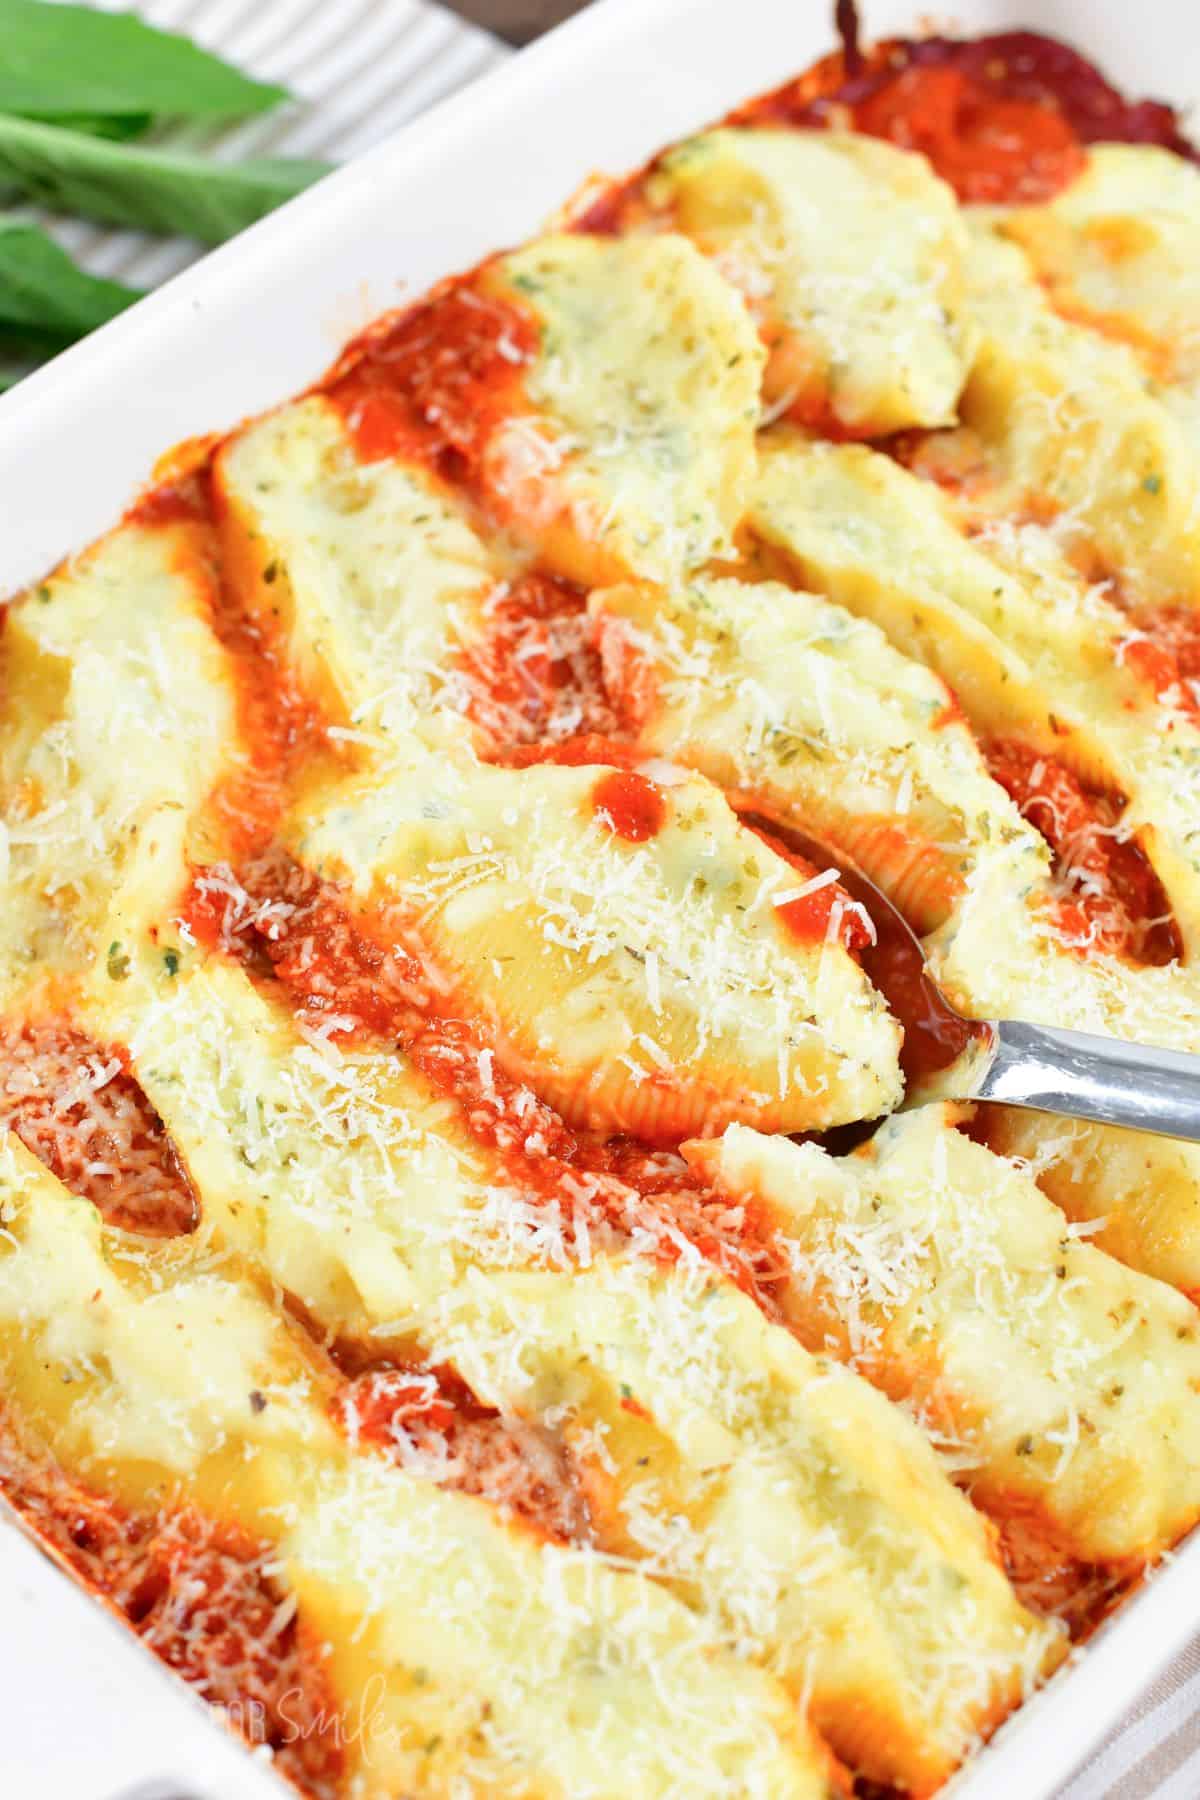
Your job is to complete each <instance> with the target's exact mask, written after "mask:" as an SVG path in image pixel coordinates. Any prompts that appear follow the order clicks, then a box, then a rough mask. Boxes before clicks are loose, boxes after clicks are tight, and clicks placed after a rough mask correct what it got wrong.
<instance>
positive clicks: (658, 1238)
mask: <svg viewBox="0 0 1200 1800" xmlns="http://www.w3.org/2000/svg"><path fill="white" fill-rule="evenodd" d="M181 916H182V917H183V918H184V919H185V921H186V922H187V923H188V925H189V929H191V930H192V931H193V933H194V934H195V935H196V937H197V938H199V939H200V940H201V941H202V942H204V943H205V944H206V945H210V946H213V947H218V946H219V947H220V948H222V949H224V950H225V951H227V952H228V953H230V954H233V955H235V956H237V957H238V958H239V959H240V960H241V961H242V962H243V963H244V964H245V966H246V967H247V969H248V970H249V971H250V973H251V974H252V975H254V976H256V977H258V978H261V977H262V976H263V975H264V974H269V975H271V976H273V977H274V978H275V979H276V980H278V981H279V982H281V983H282V984H283V987H284V990H285V992H286V994H287V996H288V998H289V1000H290V1002H291V1004H292V1006H293V1007H294V1008H295V1010H296V1012H297V1013H298V1014H299V1015H300V1017H302V1018H304V1019H306V1020H307V1021H308V1022H309V1023H310V1024H311V1025H312V1026H314V1027H317V1028H319V1029H321V1030H327V1031H328V1034H329V1035H330V1036H331V1037H333V1038H335V1039H338V1040H340V1041H346V1040H350V1041H354V1040H356V1039H359V1040H363V1039H365V1040H367V1041H370V1040H375V1041H378V1040H380V1039H382V1040H384V1041H387V1042H390V1043H391V1044H393V1045H394V1046H396V1048H397V1049H399V1050H401V1051H403V1053H404V1055H405V1056H406V1057H407V1058H408V1059H409V1061H410V1062H411V1063H412V1064H413V1065H414V1067H415V1068H416V1069H418V1070H419V1071H420V1073H421V1074H422V1076H423V1077H424V1078H425V1080H426V1081H427V1082H428V1083H429V1084H430V1086H431V1087H432V1088H434V1090H435V1091H437V1092H438V1093H441V1094H444V1095H445V1096H447V1098H449V1099H451V1100H452V1101H453V1102H454V1103H455V1105H456V1107H457V1108H458V1110H459V1114H460V1117H461V1119H462V1122H463V1124H464V1126H465V1127H466V1129H467V1130H469V1131H470V1132H471V1133H472V1135H474V1136H475V1137H476V1138H478V1139H479V1140H480V1142H482V1143H485V1144H487V1145H489V1146H490V1147H491V1148H492V1149H494V1150H496V1151H498V1152H499V1154H500V1156H501V1157H502V1159H503V1161H504V1163H505V1165H506V1168H507V1170H508V1174H509V1177H510V1179H511V1181H512V1182H513V1185H514V1186H515V1187H517V1188H518V1189H519V1190H520V1192H521V1193H522V1195H523V1196H524V1197H525V1198H526V1199H527V1200H528V1201H529V1202H530V1203H531V1204H533V1205H535V1206H537V1207H538V1208H539V1209H541V1210H542V1211H543V1212H544V1216H545V1218H546V1220H547V1223H548V1224H549V1225H551V1226H552V1227H553V1228H554V1229H557V1230H559V1231H561V1233H562V1239H563V1245H564V1253H565V1254H566V1255H568V1256H569V1255H571V1254H572V1253H573V1251H579V1252H580V1253H582V1252H583V1247H584V1246H585V1245H586V1246H590V1248H591V1249H595V1248H597V1247H598V1246H599V1245H601V1244H603V1243H606V1242H607V1243H610V1244H612V1245H614V1246H616V1245H623V1246H624V1245H627V1244H628V1241H629V1239H630V1236H631V1235H636V1236H637V1237H638V1239H639V1242H640V1244H641V1246H642V1247H643V1249H645V1248H648V1247H649V1246H650V1245H653V1247H654V1253H655V1254H656V1255H657V1256H659V1257H660V1259H661V1260H663V1261H665V1262H675V1261H677V1260H678V1259H679V1257H680V1255H681V1254H682V1253H683V1252H684V1251H685V1250H686V1247H687V1244H688V1243H691V1244H693V1245H694V1246H695V1247H696V1248H697V1249H698V1250H699V1251H700V1253H701V1255H703V1256H704V1257H705V1258H706V1260H708V1261H711V1262H712V1263H714V1264H715V1265H716V1266H717V1267H719V1268H721V1269H722V1270H723V1271H724V1272H725V1273H726V1274H728V1275H729V1276H730V1278H731V1279H732V1280H734V1281H736V1282H737V1283H738V1285H739V1286H741V1287H742V1288H743V1289H744V1290H745V1291H746V1292H748V1293H752V1294H753V1295H754V1296H755V1297H756V1298H757V1299H758V1300H759V1302H760V1304H761V1305H763V1307H764V1309H765V1310H767V1311H772V1310H773V1302H772V1301H771V1298H770V1289H771V1287H772V1285H773V1283H775V1282H776V1281H777V1280H778V1279H779V1278H780V1275H781V1273H782V1271H783V1269H784V1268H785V1266H786V1263H785V1259H784V1258H783V1257H782V1255H781V1253H780V1252H779V1250H778V1247H777V1246H776V1245H775V1243H774V1239H773V1234H772V1231H771V1228H770V1226H769V1224H768V1223H767V1222H766V1220H765V1216H763V1217H760V1216H759V1215H757V1214H754V1213H752V1211H751V1210H749V1209H746V1208H741V1209H737V1210H735V1211H731V1210H730V1209H729V1208H728V1207H727V1206H726V1205H725V1204H724V1202H723V1201H722V1200H721V1199H720V1198H719V1197H718V1196H716V1195H715V1194H714V1193H713V1192H712V1191H711V1190H710V1189H709V1188H708V1187H707V1186H706V1184H705V1183H704V1182H703V1181H701V1179H700V1178H699V1177H698V1176H696V1175H694V1174H693V1173H692V1172H691V1171H689V1170H688V1169H687V1168H686V1167H685V1165H684V1164H683V1163H682V1162H681V1160H680V1159H679V1158H678V1157H677V1156H676V1155H674V1154H673V1152H670V1151H664V1150H662V1149H659V1148H656V1147H653V1146H649V1145H646V1144H641V1143H638V1142H635V1141H632V1140H628V1139H621V1138H618V1139H615V1140H611V1141H605V1140H602V1139H599V1138H592V1137H589V1136H586V1135H585V1134H582V1133H576V1132H574V1131H572V1130H571V1129H570V1128H569V1127H568V1126H567V1124H566V1123H565V1121H564V1120H563V1119H562V1118H561V1117H560V1116H559V1114H558V1113H557V1112H556V1111H555V1110H554V1109H553V1108H552V1107H550V1106H548V1105H547V1104H546V1103H545V1102H544V1101H542V1100H540V1099H539V1098H538V1097H537V1096H536V1095H535V1094H534V1093H532V1092H531V1091H530V1090H529V1089H528V1088H526V1087H524V1086H523V1085H522V1084H521V1083H520V1082H518V1081H515V1080H514V1079H513V1078H512V1077H511V1076H509V1075H507V1074H506V1073H505V1072H504V1070H503V1068H502V1067H501V1066H500V1064H499V1062H498V1061H497V1060H496V1059H495V1058H494V1057H493V1055H492V1052H491V1050H490V1048H489V1046H488V1042H487V1039H486V1037H485V1035H484V1033H483V1031H482V1030H481V1029H480V1028H478V1027H477V1026H476V1025H475V1023H474V1022H473V1021H472V1020H471V1019H469V1018H464V1017H462V1016H460V1015H459V1014H458V1013H457V1012H456V1010H455V1007H456V1002H455V1000H454V997H453V995H447V994H446V993H445V992H444V991H442V989H441V988H440V987H437V986H435V985H434V983H433V982H432V981H431V980H430V978H429V975H428V973H427V970H426V968H425V965H424V963H423V961H422V955H421V947H420V944H419V942H418V941H417V940H416V938H415V936H414V934H413V933H412V931H411V930H410V926H409V922H408V921H407V920H405V919H403V918H401V917H399V916H396V917H391V916H386V917H382V918H380V919H372V921H371V922H370V924H369V925H368V922H367V921H366V920H364V919H363V918H362V917H360V916H358V915H356V914H355V913H354V912H352V911H351V910H350V908H349V905H348V902H347V898H346V896H344V895H342V894H341V893H339V892H338V891H337V890H336V889H335V888H333V887H331V886H328V885H327V884H323V883H321V882H319V881H317V880H316V879H315V878H314V877H313V876H311V875H309V874H308V873H307V871H305V870H303V869H301V868H299V867H298V866H297V865H295V864H294V863H290V862H289V861H288V859H286V858H285V857H283V856H282V855H281V854H280V853H279V852H273V853H272V854H271V855H269V856H267V857H264V858H262V859H261V860H260V862H259V863H258V864H257V865H247V866H246V867H244V868H242V869H240V870H239V871H238V873H237V874H236V875H235V874H234V873H233V872H232V871H231V870H223V871H220V873H219V874H218V875H217V876H216V878H215V880H214V877H213V874H212V872H208V873H206V872H205V871H198V872H197V874H196V876H195V878H194V879H193V882H192V885H191V888H190V890H189V892H188V894H187V895H185V896H184V899H183V903H182V907H181Z"/></svg>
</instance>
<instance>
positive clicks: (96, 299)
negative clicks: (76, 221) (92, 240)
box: [0, 216, 138, 343]
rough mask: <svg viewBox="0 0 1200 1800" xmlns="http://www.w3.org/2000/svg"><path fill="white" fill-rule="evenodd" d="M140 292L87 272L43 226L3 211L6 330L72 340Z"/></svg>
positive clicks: (0, 254) (1, 302) (0, 237)
mask: <svg viewBox="0 0 1200 1800" xmlns="http://www.w3.org/2000/svg"><path fill="white" fill-rule="evenodd" d="M137 298H138V293H137V290H136V288H130V287H125V286H123V285H122V283H121V282H119V281H102V280H100V279H99V278H98V277H97V276H95V275H85V274H84V272H83V270H82V269H78V268H76V266H75V264H74V263H73V262H72V261H71V258H70V257H69V256H68V255H67V253H66V251H65V250H63V249H60V247H59V246H58V245H57V244H56V243H55V242H54V239H53V238H52V237H50V236H49V235H48V233H46V232H44V231H42V230H40V229H39V228H38V226H36V225H29V224H26V223H25V221H24V220H22V219H6V218H3V217H2V216H0V327H4V328H5V332H6V335H9V334H12V335H14V336H20V335H21V334H29V335H30V336H34V337H37V338H51V339H57V340H59V341H61V342H63V343H71V342H73V341H74V340H75V339H76V338H79V337H83V336H84V335H85V333H86V332H89V331H94V330H95V328H96V326H97V325H103V324H104V323H105V321H106V320H107V319H112V318H115V317H116V315H117V313H119V312H123V311H124V310H125V308H126V307H127V306H129V305H130V304H131V303H132V302H133V301H134V300H136V299H137Z"/></svg>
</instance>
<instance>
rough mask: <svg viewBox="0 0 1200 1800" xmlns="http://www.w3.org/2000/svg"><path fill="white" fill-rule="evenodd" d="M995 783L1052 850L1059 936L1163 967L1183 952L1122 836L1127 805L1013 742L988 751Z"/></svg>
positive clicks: (1162, 898) (1149, 877)
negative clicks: (1057, 890) (1121, 824)
mask: <svg viewBox="0 0 1200 1800" xmlns="http://www.w3.org/2000/svg"><path fill="white" fill-rule="evenodd" d="M986 755H987V760H988V767H989V769H990V770H991V773H992V775H993V776H994V778H995V779H996V780H997V781H998V782H999V783H1000V785H1001V787H1003V788H1004V789H1005V790H1006V791H1007V792H1008V794H1009V795H1010V796H1011V798H1012V799H1013V800H1014V801H1015V802H1016V804H1017V805H1018V806H1019V807H1020V809H1021V811H1022V812H1023V813H1024V815H1025V817H1026V818H1027V819H1028V820H1029V822H1030V824H1031V825H1033V826H1035V827H1036V828H1037V830H1038V831H1040V832H1041V834H1042V836H1043V837H1044V838H1045V840H1046V842H1047V843H1048V844H1049V846H1050V848H1051V850H1052V851H1053V853H1054V868H1055V876H1056V880H1057V882H1058V884H1059V886H1060V888H1061V894H1060V897H1059V899H1058V900H1057V901H1056V903H1055V923H1056V926H1057V928H1058V931H1059V933H1060V934H1061V936H1062V937H1063V938H1064V940H1065V941H1066V942H1067V944H1068V945H1069V946H1070V948H1072V949H1073V950H1076V951H1077V952H1078V953H1079V954H1080V955H1081V956H1083V955H1087V954H1088V953H1089V952H1091V951H1098V952H1101V953H1106V954H1110V955H1114V956H1126V957H1129V958H1130V959H1131V960H1133V961H1135V962H1140V963H1153V964H1164V963H1168V962H1173V961H1174V960H1176V959H1177V958H1178V957H1179V956H1180V955H1181V954H1182V943H1181V940H1180V937H1179V932H1178V928H1177V927H1176V925H1175V922H1174V920H1173V919H1172V918H1171V916H1170V907H1169V905H1168V903H1167V898H1166V895H1165V894H1164V892H1163V888H1162V884H1161V882H1160V881H1159V879H1158V877H1157V875H1156V874H1155V873H1154V869H1153V867H1152V866H1151V864H1150V862H1149V860H1148V858H1147V857H1146V854H1145V852H1144V851H1143V850H1141V849H1140V848H1139V846H1138V845H1137V844H1136V843H1134V842H1133V841H1132V840H1126V839H1123V838H1121V837H1120V836H1119V835H1117V828H1118V824H1119V820H1120V817H1121V813H1122V810H1123V802H1122V800H1121V799H1120V797H1119V796H1117V795H1114V794H1108V793H1096V792H1094V791H1092V790H1089V789H1087V788H1085V787H1084V785H1083V783H1082V782H1081V781H1080V780H1079V779H1078V778H1077V777H1076V776H1075V775H1073V774H1072V773H1071V771H1070V770H1069V769H1067V768H1064V766H1063V765H1062V763H1060V762H1057V761H1055V759H1054V758H1053V757H1050V756H1045V755H1043V754H1042V753H1041V752H1040V751H1038V750H1036V749H1033V748H1032V747H1031V746H1029V745H1028V744H1023V743H1021V742H1019V741H1018V740H1016V739H1012V738H1008V739H1003V740H1000V741H996V742H993V743H991V744H990V745H987V746H986Z"/></svg>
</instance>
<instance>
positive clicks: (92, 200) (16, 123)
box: [0, 115, 328, 244]
mask: <svg viewBox="0 0 1200 1800" xmlns="http://www.w3.org/2000/svg"><path fill="white" fill-rule="evenodd" d="M327 169H328V165H327V164H325V163H317V162H306V161H300V160H286V159H271V158H266V157H261V158H257V159H254V160H252V161H249V162H239V163H223V162H215V161H213V160H212V159H211V158H208V157H203V156H194V155H191V154H190V153H187V152H184V151H174V150H151V149H143V148H141V147H140V146H131V145H128V144H114V143H109V142H106V141H105V140H104V139H103V138H94V137H87V136H86V135H85V134H84V133H83V132H79V131H64V130H62V129H61V128H60V127H58V126H56V125H45V124H42V123H41V122H40V121H38V120H35V119H14V118H7V117H4V116H2V115H0V189H5V188H8V189H10V190H12V189H15V190H16V191H17V192H18V193H20V194H21V195H23V196H24V198H25V199H27V200H36V201H38V202H39V203H40V204H41V205H42V206H46V207H48V208H49V209H50V210H51V211H52V212H65V213H76V214H79V215H80V216H81V217H83V218H85V219H98V220H100V221H101V222H102V223H103V224H106V225H134V226H138V227H140V228H141V229H142V230H145V231H159V232H167V233H174V232H179V233H181V234H182V235H183V236H185V237H195V238H200V239H201V240H202V242H204V243H206V244H219V243H222V242H223V241H224V239H226V238H228V237H232V236H233V235H234V233H235V232H238V231H241V230H242V229H243V227H245V226H247V225H250V224H252V223H253V222H254V220H255V219H260V218H261V217H262V216H263V214H264V213H268V212H270V211H271V210H272V209H273V208H274V207H276V206H278V205H279V204H280V203H281V202H282V201H284V200H290V199H291V197H292V195H293V194H298V193H299V192H300V191H301V189H302V188H306V187H308V186H309V184H310V183H311V182H314V181H316V180H317V179H318V178H319V177H320V176H322V175H324V174H326V173H327Z"/></svg>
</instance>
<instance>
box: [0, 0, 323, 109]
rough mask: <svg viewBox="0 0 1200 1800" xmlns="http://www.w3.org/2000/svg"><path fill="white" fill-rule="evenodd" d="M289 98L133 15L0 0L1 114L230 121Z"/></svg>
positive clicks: (35, 0)
mask: <svg viewBox="0 0 1200 1800" xmlns="http://www.w3.org/2000/svg"><path fill="white" fill-rule="evenodd" d="M286 98H287V90H286V89H285V88H281V87H274V86H271V85H270V84H268V83H266V82H261V81H253V80H251V78H250V77H249V76H248V75H243V74H242V73H241V71H240V70H239V69H232V68H230V66H229V64H228V63H225V62H222V61H221V59H220V57H217V56H211V55H210V54H209V53H208V51H206V50H201V49H200V48H199V46H198V45H196V44H193V43H192V42H191V40H190V39H189V38H185V37H179V36H176V35H174V34H172V33H171V32H166V31H157V30H156V29H155V28H154V26H152V25H147V24H145V23H144V22H143V21H142V20H141V19H139V18H137V17H135V15H134V14H133V13H129V12H117V13H110V12H94V11H92V10H91V9H90V8H89V7H86V6H57V5H53V6H52V5H48V4H47V3H46V0H0V111H4V112H14V113H29V114H34V115H36V116H38V117H47V116H53V117H61V116H62V115H63V114H65V113H93V114H95V113H101V114H105V115H112V114H130V113H169V114H173V115H176V116H178V117H180V118H186V119H235V118H242V117H244V116H246V115H248V114H250V113H259V112H266V111H267V110H268V109H269V108H270V107H272V106H277V105H278V104H279V102H280V101H281V100H285V99H286Z"/></svg>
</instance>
